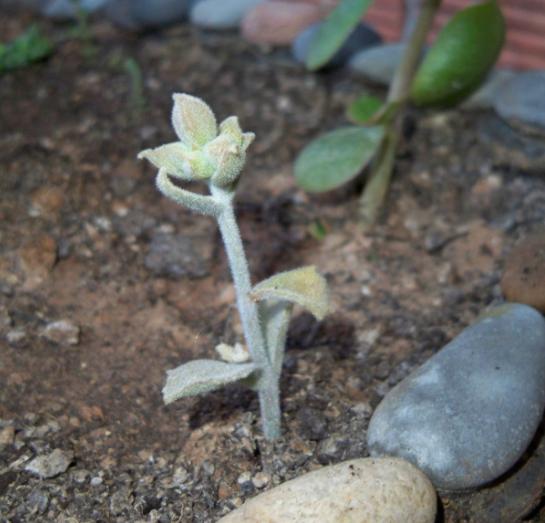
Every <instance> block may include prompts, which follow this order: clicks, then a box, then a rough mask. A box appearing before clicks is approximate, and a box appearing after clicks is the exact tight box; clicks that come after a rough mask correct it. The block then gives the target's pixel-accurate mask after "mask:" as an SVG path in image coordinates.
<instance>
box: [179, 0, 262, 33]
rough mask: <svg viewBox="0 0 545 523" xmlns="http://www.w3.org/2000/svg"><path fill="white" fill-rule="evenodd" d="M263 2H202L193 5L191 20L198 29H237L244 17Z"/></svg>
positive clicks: (254, 0)
mask: <svg viewBox="0 0 545 523" xmlns="http://www.w3.org/2000/svg"><path fill="white" fill-rule="evenodd" d="M262 2H263V0H229V1H228V2H226V1H225V0H201V1H200V2H197V3H195V4H194V5H193V7H192V9H191V11H190V13H189V18H190V20H191V23H192V24H194V25H196V26H197V27H203V28H206V29H236V28H237V27H238V26H239V25H240V22H241V20H242V18H243V17H244V15H245V14H246V13H247V12H248V11H250V10H251V9H252V8H254V7H255V6H256V5H258V4H260V3H262Z"/></svg>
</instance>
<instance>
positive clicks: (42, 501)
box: [27, 490, 49, 514]
mask: <svg viewBox="0 0 545 523" xmlns="http://www.w3.org/2000/svg"><path fill="white" fill-rule="evenodd" d="M27 506H28V509H29V511H30V512H31V513H35V512H38V513H40V514H43V513H44V512H45V511H46V510H47V507H48V506H49V495H48V494H47V492H44V491H42V490H33V491H32V492H31V493H30V496H29V497H28V500H27Z"/></svg>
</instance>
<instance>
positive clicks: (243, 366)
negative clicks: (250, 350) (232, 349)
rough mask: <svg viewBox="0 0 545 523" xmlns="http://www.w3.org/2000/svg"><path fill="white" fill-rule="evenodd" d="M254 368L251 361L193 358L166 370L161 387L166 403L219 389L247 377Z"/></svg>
mask: <svg viewBox="0 0 545 523" xmlns="http://www.w3.org/2000/svg"><path fill="white" fill-rule="evenodd" d="M255 370H256V366H255V365H254V364H253V363H240V364H236V363H225V362H223V361H216V360H194V361H190V362H189V363H185V364H184V365H180V366H179V367H176V368H175V369H173V370H168V371H167V382H166V384H165V386H164V387H163V400H164V402H165V403H166V404H169V403H172V402H173V401H175V400H177V399H179V398H184V397H186V396H195V395H197V394H202V393H203V392H209V391H211V390H216V389H219V388H220V387H222V386H224V385H227V384H229V383H233V382H235V381H239V380H242V379H244V378H247V377H248V376H250V374H252V373H253V372H254V371H255Z"/></svg>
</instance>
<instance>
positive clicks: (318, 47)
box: [306, 0, 372, 71]
mask: <svg viewBox="0 0 545 523" xmlns="http://www.w3.org/2000/svg"><path fill="white" fill-rule="evenodd" d="M371 2H372V0H341V1H340V2H339V5H338V6H337V7H336V8H335V9H333V11H331V13H330V14H329V16H328V17H327V18H326V20H325V21H324V23H323V24H322V25H321V27H320V29H319V31H318V32H317V33H316V35H315V36H314V38H313V39H312V42H311V45H310V50H309V53H308V57H307V61H306V66H307V67H308V68H309V69H310V70H312V71H314V70H316V69H318V68H320V67H322V66H323V65H325V64H326V63H327V62H328V61H329V59H330V58H331V57H332V56H333V55H334V54H335V53H336V52H337V51H338V50H339V49H340V47H341V46H342V45H343V43H344V41H345V40H346V39H347V38H348V36H349V35H350V33H351V32H352V30H353V29H354V28H355V27H356V26H357V25H358V23H359V20H360V18H361V17H362V16H363V14H364V13H365V11H366V10H367V8H368V7H369V5H370V4H371Z"/></svg>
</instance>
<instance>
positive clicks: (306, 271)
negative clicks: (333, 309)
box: [251, 265, 329, 320]
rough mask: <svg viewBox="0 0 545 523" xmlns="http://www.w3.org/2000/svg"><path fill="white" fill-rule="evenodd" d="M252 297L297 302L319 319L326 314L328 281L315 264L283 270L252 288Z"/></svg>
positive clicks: (257, 299)
mask: <svg viewBox="0 0 545 523" xmlns="http://www.w3.org/2000/svg"><path fill="white" fill-rule="evenodd" d="M251 297H252V299H254V300H256V301H262V300H274V301H288V302H292V303H297V304H298V305H301V306H302V307H305V309H308V310H309V311H310V312H311V313H312V314H314V316H316V318H318V319H319V320H321V319H322V318H323V317H324V316H325V315H326V313H327V308H328V301H329V300H328V293H327V282H326V281H325V278H324V277H323V276H322V275H320V274H318V272H317V271H316V267H314V266H313V265H310V266H308V267H301V268H300V269H294V270H292V271H286V272H281V273H279V274H275V275H274V276H271V277H270V278H267V279H266V280H263V281H262V282H260V283H258V284H257V285H256V286H255V287H254V288H253V289H252V292H251Z"/></svg>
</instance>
